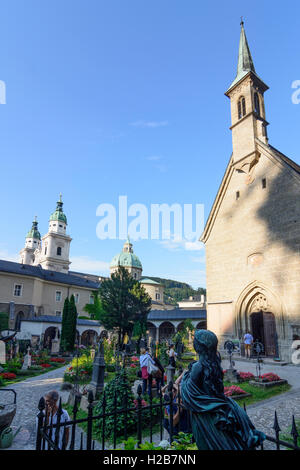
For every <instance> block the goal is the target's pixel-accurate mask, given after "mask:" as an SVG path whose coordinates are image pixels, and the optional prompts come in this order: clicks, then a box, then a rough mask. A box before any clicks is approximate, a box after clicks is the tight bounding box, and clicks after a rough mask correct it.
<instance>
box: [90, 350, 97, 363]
mask: <svg viewBox="0 0 300 470" xmlns="http://www.w3.org/2000/svg"><path fill="white" fill-rule="evenodd" d="M95 354H96V349H95V348H94V347H92V349H91V359H92V361H93V360H94V359H95Z"/></svg>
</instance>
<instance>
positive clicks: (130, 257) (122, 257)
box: [110, 237, 143, 280]
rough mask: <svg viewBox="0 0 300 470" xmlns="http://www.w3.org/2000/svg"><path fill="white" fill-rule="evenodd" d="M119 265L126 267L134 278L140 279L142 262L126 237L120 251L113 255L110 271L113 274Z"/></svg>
mask: <svg viewBox="0 0 300 470" xmlns="http://www.w3.org/2000/svg"><path fill="white" fill-rule="evenodd" d="M119 266H123V267H124V268H126V269H127V270H128V271H129V272H130V273H131V275H132V276H133V277H134V279H137V280H138V279H140V278H141V274H142V271H143V267H142V263H141V262H140V259H139V257H138V256H137V255H136V254H134V252H133V248H132V243H131V242H130V240H129V237H128V238H127V241H126V242H125V243H124V246H123V249H122V251H121V253H119V254H117V255H115V256H114V257H113V259H112V261H111V263H110V273H111V274H113V273H114V272H116V271H117V270H118V267H119Z"/></svg>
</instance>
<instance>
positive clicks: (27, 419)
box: [1, 360, 300, 450]
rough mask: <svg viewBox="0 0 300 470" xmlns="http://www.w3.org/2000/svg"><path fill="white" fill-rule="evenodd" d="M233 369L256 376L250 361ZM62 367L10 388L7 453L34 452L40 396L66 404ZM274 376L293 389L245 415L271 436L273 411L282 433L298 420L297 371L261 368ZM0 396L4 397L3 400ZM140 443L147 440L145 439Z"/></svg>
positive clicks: (299, 376) (299, 373) (6, 399)
mask: <svg viewBox="0 0 300 470" xmlns="http://www.w3.org/2000/svg"><path fill="white" fill-rule="evenodd" d="M222 365H223V368H224V369H226V368H228V366H229V363H228V361H226V360H224V361H223V363H222ZM235 367H236V369H237V370H239V371H243V372H253V373H255V367H256V365H255V363H254V362H252V361H249V362H242V361H238V360H236V364H235ZM64 370H65V367H62V368H60V369H56V370H53V371H51V372H47V373H45V374H43V375H40V376H37V377H32V378H29V379H27V380H24V381H22V382H18V383H16V384H14V385H12V386H11V387H10V386H8V387H7V388H14V390H15V391H16V392H17V413H16V416H15V418H14V420H13V426H12V427H13V430H14V431H16V430H17V429H18V428H19V427H20V426H21V431H20V432H19V433H18V435H17V436H16V437H15V439H14V442H13V445H12V447H10V448H9V449H8V450H21V449H22V450H33V449H35V439H36V433H35V416H36V414H37V412H38V409H37V406H38V402H39V399H40V397H41V396H43V395H45V393H46V392H48V391H49V390H57V391H58V392H59V393H60V396H61V397H62V401H63V403H64V402H66V400H67V397H68V392H61V391H60V387H61V384H62V381H63V375H64ZM271 371H272V372H275V373H277V374H278V375H279V376H280V377H281V378H284V379H287V380H288V382H289V383H290V384H291V385H292V389H291V391H289V392H286V393H284V394H282V395H279V396H275V397H273V398H271V399H269V400H264V401H261V402H258V403H256V404H254V405H249V407H248V408H247V413H248V415H249V417H250V418H251V420H252V422H253V424H254V425H255V427H256V428H257V429H259V430H261V431H264V432H265V433H266V434H268V435H271V436H274V431H273V429H272V427H273V423H274V411H275V410H276V411H277V415H278V421H279V425H280V427H281V429H282V430H285V429H286V428H288V427H289V426H290V425H291V420H292V415H293V414H294V415H295V418H296V419H300V367H295V366H279V365H276V364H274V365H264V368H263V371H262V372H263V373H265V372H271ZM3 395H6V397H4V396H3ZM1 402H3V403H8V402H12V394H8V393H7V394H4V393H2V392H1ZM80 435H81V430H80V428H78V431H77V434H76V447H77V446H78V447H79V442H80ZM164 439H167V433H166V432H164ZM143 440H144V441H145V440H149V438H147V437H146V436H144V437H143ZM153 442H155V443H157V444H158V443H159V442H160V435H159V433H158V434H155V435H154V436H153ZM99 448H100V444H98V443H95V449H99ZM265 448H267V449H272V448H274V445H273V444H271V443H266V445H265Z"/></svg>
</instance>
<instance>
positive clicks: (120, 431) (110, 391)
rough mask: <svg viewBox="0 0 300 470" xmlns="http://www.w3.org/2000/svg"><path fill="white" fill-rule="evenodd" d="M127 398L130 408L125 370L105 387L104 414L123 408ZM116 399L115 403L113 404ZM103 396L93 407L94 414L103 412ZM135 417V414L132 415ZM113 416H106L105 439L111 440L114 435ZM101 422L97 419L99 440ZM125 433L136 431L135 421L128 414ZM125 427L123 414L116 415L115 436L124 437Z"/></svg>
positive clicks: (130, 401)
mask: <svg viewBox="0 0 300 470" xmlns="http://www.w3.org/2000/svg"><path fill="white" fill-rule="evenodd" d="M126 394H127V397H128V408H131V407H132V405H133V399H134V397H133V393H132V391H131V387H130V384H129V381H128V378H127V375H126V372H125V370H123V369H122V370H120V371H119V372H118V373H117V375H116V377H115V378H114V379H112V380H111V381H110V382H108V384H107V386H106V387H105V397H106V407H105V412H106V413H112V412H114V410H115V409H117V410H118V409H120V408H123V406H124V399H125V395H126ZM115 398H116V403H115ZM102 400H103V394H102V395H101V397H100V401H99V403H98V404H97V405H96V406H95V410H94V412H95V414H101V413H102V412H103V406H102ZM134 415H135V414H134ZM114 418H115V417H114V415H111V416H108V417H106V419H105V429H104V433H105V439H107V440H112V439H113V434H114ZM102 421H103V419H102V418H101V419H99V420H98V421H97V422H96V434H97V436H98V438H99V439H101V437H102ZM126 424H127V432H128V433H130V432H132V431H134V430H135V429H136V419H135V418H134V417H133V416H132V413H128V416H127V419H126ZM124 427H125V415H124V414H123V413H117V414H116V435H117V436H122V435H124Z"/></svg>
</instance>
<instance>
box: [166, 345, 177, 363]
mask: <svg viewBox="0 0 300 470" xmlns="http://www.w3.org/2000/svg"><path fill="white" fill-rule="evenodd" d="M167 354H168V356H169V364H170V365H171V366H173V367H175V368H176V362H175V357H176V356H177V354H176V352H175V349H174V344H173V343H172V344H170V346H169V350H168V351H167Z"/></svg>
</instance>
